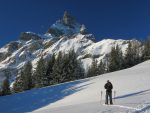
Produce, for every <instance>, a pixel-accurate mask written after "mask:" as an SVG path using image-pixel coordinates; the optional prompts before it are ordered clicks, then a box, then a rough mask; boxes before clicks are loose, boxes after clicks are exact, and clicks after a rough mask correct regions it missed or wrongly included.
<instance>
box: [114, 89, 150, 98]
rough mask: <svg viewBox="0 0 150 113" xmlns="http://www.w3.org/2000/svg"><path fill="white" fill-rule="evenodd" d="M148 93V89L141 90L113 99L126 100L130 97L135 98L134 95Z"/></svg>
mask: <svg viewBox="0 0 150 113" xmlns="http://www.w3.org/2000/svg"><path fill="white" fill-rule="evenodd" d="M148 91H150V89H147V90H142V91H138V92H135V93H130V94H126V95H121V96H117V97H115V98H114V99H120V98H126V97H130V96H135V95H142V94H143V93H145V92H148Z"/></svg>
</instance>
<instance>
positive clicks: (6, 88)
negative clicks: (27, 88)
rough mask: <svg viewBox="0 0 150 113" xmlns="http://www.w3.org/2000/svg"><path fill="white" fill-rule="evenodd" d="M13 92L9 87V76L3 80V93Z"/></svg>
mask: <svg viewBox="0 0 150 113" xmlns="http://www.w3.org/2000/svg"><path fill="white" fill-rule="evenodd" d="M10 93H11V91H10V87H9V80H8V78H6V79H5V80H4V81H3V84H2V95H3V96H4V95H9V94H10Z"/></svg>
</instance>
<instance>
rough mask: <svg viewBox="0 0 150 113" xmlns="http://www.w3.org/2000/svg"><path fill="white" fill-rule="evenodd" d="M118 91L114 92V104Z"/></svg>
mask: <svg viewBox="0 0 150 113" xmlns="http://www.w3.org/2000/svg"><path fill="white" fill-rule="evenodd" d="M115 97H116V91H115V90H114V103H115Z"/></svg>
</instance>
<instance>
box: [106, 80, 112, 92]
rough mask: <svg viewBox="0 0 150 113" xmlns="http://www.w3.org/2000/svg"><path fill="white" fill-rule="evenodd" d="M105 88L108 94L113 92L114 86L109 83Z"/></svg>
mask: <svg viewBox="0 0 150 113" xmlns="http://www.w3.org/2000/svg"><path fill="white" fill-rule="evenodd" d="M104 87H105V89H106V91H107V92H112V89H113V85H112V83H111V82H107V83H106V84H105V86H104Z"/></svg>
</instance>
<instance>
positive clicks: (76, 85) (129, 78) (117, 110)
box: [0, 61, 150, 113]
mask: <svg viewBox="0 0 150 113" xmlns="http://www.w3.org/2000/svg"><path fill="white" fill-rule="evenodd" d="M149 73H150V61H146V62H143V63H141V64H139V65H137V66H134V67H132V68H129V69H125V70H121V71H117V72H112V73H108V74H104V75H100V76H97V77H92V78H87V79H83V80H78V81H73V82H68V83H64V84H59V85H56V86H51V87H45V88H41V89H33V90H31V91H26V92H22V93H18V94H14V95H10V96H4V97H0V105H1V107H0V113H22V112H33V113H149V112H150V88H149V86H150V82H149V81H150V76H149ZM107 80H110V81H111V82H112V83H113V86H114V90H115V91H116V97H115V100H113V101H114V105H112V106H106V105H103V104H104V97H105V96H104V94H105V90H104V84H105V83H106V81H107ZM114 90H113V92H114ZM101 91H103V95H102V97H103V98H102V100H101V96H100V95H101ZM113 96H114V95H113Z"/></svg>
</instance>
